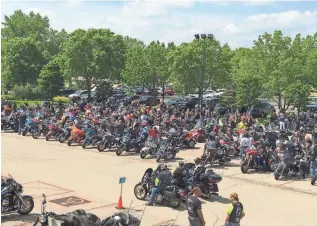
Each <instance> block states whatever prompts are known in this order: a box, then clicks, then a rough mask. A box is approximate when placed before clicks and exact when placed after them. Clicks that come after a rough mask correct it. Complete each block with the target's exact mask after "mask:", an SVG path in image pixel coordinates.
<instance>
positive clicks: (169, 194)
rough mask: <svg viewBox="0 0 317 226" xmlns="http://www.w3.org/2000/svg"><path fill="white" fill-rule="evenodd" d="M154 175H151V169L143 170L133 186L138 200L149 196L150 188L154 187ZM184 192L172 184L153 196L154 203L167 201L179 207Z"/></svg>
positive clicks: (170, 204) (172, 205) (174, 206)
mask: <svg viewBox="0 0 317 226" xmlns="http://www.w3.org/2000/svg"><path fill="white" fill-rule="evenodd" d="M154 181H155V175H153V169H151V168H149V169H147V170H146V171H145V173H144V175H143V177H142V180H141V182H140V183H138V184H136V185H135V187H134V195H135V197H136V198H137V199H139V200H145V199H146V198H147V197H149V196H150V194H151V191H152V188H153V187H154ZM184 195H185V193H184V191H183V190H182V189H180V188H179V187H178V186H175V185H172V186H168V187H166V188H165V189H164V191H162V192H159V193H158V194H157V195H156V196H155V199H154V200H155V203H157V204H164V203H167V204H168V205H169V206H171V207H173V208H177V207H179V205H180V204H181V202H182V199H183V197H184Z"/></svg>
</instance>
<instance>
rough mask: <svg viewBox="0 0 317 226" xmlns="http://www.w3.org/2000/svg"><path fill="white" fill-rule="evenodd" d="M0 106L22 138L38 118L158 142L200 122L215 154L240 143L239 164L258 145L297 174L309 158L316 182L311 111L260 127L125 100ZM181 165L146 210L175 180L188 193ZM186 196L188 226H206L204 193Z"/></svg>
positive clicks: (161, 180)
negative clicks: (279, 156)
mask: <svg viewBox="0 0 317 226" xmlns="http://www.w3.org/2000/svg"><path fill="white" fill-rule="evenodd" d="M1 107H2V118H1V122H2V123H1V129H2V130H6V129H12V130H14V131H15V132H16V133H17V134H23V132H24V131H26V128H28V124H29V123H30V121H32V122H33V121H34V120H35V119H36V120H38V121H43V120H46V121H49V123H50V124H59V125H60V126H61V127H65V126H69V124H72V125H73V126H75V127H76V126H77V127H81V126H82V124H83V120H84V121H85V124H89V126H98V127H100V128H102V129H103V130H106V131H110V132H111V133H115V134H116V135H117V136H122V135H123V134H124V133H125V132H126V130H127V129H128V128H133V130H134V132H135V133H139V131H140V129H142V128H145V127H146V128H148V135H149V137H150V138H152V139H154V140H159V139H160V138H161V137H163V136H165V134H166V132H167V131H168V129H170V128H176V129H178V130H181V131H190V130H192V129H194V128H195V126H196V125H197V123H198V122H199V123H198V124H199V127H200V128H201V129H202V130H203V131H204V138H205V140H207V141H209V142H211V143H213V144H214V147H215V149H220V148H222V147H224V145H223V144H222V143H221V140H225V141H226V142H231V144H232V146H233V144H236V147H239V151H238V155H239V158H240V159H241V160H242V159H243V158H244V156H245V153H246V152H247V150H251V149H254V148H258V146H257V145H259V144H262V146H265V147H266V148H270V149H272V150H274V151H275V152H276V153H282V154H283V162H284V163H285V165H286V166H289V167H290V168H291V173H294V172H296V169H295V168H294V167H296V166H295V165H294V162H295V161H296V158H297V157H296V156H300V159H306V160H305V164H301V167H300V168H299V169H298V170H299V176H300V178H302V179H303V178H305V177H306V176H307V174H309V176H310V177H313V176H314V174H315V173H316V171H317V114H315V113H313V112H312V113H311V112H306V113H299V114H298V115H294V114H291V115H286V114H284V113H280V114H276V112H275V111H273V112H272V113H271V114H269V115H268V116H267V120H266V121H265V120H264V122H262V123H260V121H259V120H258V119H254V118H253V117H252V115H251V114H249V113H248V112H246V113H239V111H232V112H230V111H228V112H227V113H226V114H225V115H224V116H220V115H219V113H218V112H217V109H216V108H214V107H209V108H202V109H197V108H193V109H189V108H184V107H173V106H168V105H166V104H165V103H161V104H160V105H159V106H156V107H150V106H145V105H139V104H138V103H137V102H132V103H131V104H129V105H125V104H124V101H123V99H109V100H108V101H107V102H102V103H96V102H94V103H86V102H80V103H72V102H70V103H69V104H68V105H63V104H61V103H59V104H51V103H49V102H44V103H43V104H42V105H41V106H40V105H37V106H27V105H25V106H20V107H17V106H16V105H14V104H12V103H10V102H7V101H3V102H2V106H1ZM308 134H311V135H308ZM211 146H212V145H211ZM259 146H260V145H259ZM207 149H208V148H206V147H205V151H208V150H207ZM228 155H229V154H228ZM230 155H234V153H230ZM202 158H203V156H202V157H201V158H196V159H194V162H195V164H196V168H195V172H196V173H195V175H196V177H195V176H194V180H195V178H196V179H197V177H199V175H201V173H203V172H204V168H205V163H206V162H203V161H202ZM208 158H211V159H209V163H211V164H213V163H214V162H213V160H214V159H212V158H215V156H213V157H212V156H209V157H208ZM256 161H257V167H262V168H264V167H268V168H269V166H268V165H265V164H263V159H261V157H259V158H257V159H256ZM267 162H268V161H267ZM218 163H219V162H218ZM266 164H267V163H266ZM183 165H184V163H180V166H179V168H177V169H176V170H175V172H174V173H173V175H172V174H171V172H170V171H169V170H168V169H167V167H166V165H162V166H161V170H160V172H159V173H158V174H157V183H156V187H155V188H153V189H152V192H151V195H150V197H149V202H148V205H153V204H154V198H155V195H156V194H157V193H158V192H160V191H162V190H163V189H164V188H165V187H166V186H169V185H170V184H171V183H172V178H174V179H175V178H176V179H177V180H178V184H183V187H184V189H185V190H186V189H187V179H188V178H186V173H185V174H183V168H182V167H183ZM202 168H203V170H202V171H201V169H202ZM197 175H198V176H197ZM198 179H199V178H198ZM198 179H197V180H198ZM187 192H188V194H191V195H189V196H188V199H187V207H188V215H189V216H188V219H189V222H190V225H191V226H201V225H206V223H205V220H204V217H203V213H202V211H201V202H200V201H199V199H198V198H197V197H199V196H200V195H201V188H200V187H199V186H194V187H193V188H192V189H191V191H187ZM230 199H231V200H232V204H230V206H229V207H228V211H227V217H226V219H225V225H227V226H238V225H239V222H240V220H241V219H242V218H243V217H244V215H245V214H244V209H243V205H242V203H241V202H239V198H238V195H237V194H236V193H232V194H231V196H230Z"/></svg>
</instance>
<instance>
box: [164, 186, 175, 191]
mask: <svg viewBox="0 0 317 226" xmlns="http://www.w3.org/2000/svg"><path fill="white" fill-rule="evenodd" d="M177 188H178V187H177V186H173V185H172V186H167V187H166V188H165V189H164V192H165V191H168V192H170V191H174V190H176V189H177Z"/></svg>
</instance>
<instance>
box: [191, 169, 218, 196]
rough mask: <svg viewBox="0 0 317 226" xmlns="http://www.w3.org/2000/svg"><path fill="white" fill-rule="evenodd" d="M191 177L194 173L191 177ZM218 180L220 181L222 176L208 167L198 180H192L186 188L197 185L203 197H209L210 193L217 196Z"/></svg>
mask: <svg viewBox="0 0 317 226" xmlns="http://www.w3.org/2000/svg"><path fill="white" fill-rule="evenodd" d="M193 177H194V175H193V176H192V177H191V178H193ZM220 181H222V177H221V176H220V175H218V174H216V173H215V172H214V171H213V170H211V169H210V170H207V171H206V172H204V173H202V174H201V175H200V176H199V180H197V181H193V182H192V184H191V185H190V186H189V187H188V188H189V189H190V190H191V189H192V188H194V187H196V186H197V187H199V188H200V190H201V192H202V196H203V197H205V198H210V197H211V196H212V195H215V196H218V192H219V188H218V183H219V182H220Z"/></svg>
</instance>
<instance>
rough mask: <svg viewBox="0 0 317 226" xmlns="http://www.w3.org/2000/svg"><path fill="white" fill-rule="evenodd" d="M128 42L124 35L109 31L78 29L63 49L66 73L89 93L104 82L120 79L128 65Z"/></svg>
mask: <svg viewBox="0 0 317 226" xmlns="http://www.w3.org/2000/svg"><path fill="white" fill-rule="evenodd" d="M124 55H125V43H124V40H123V38H122V36H119V35H115V34H114V33H113V32H111V31H110V30H107V29H89V30H88V31H85V30H82V29H77V30H76V31H74V32H72V33H71V34H70V35H69V36H68V39H67V41H66V42H65V43H64V45H63V47H62V53H61V59H62V68H63V72H64V74H67V75H68V76H71V78H72V79H73V80H74V81H76V82H77V83H78V85H79V86H80V87H82V88H85V89H87V90H88V98H90V94H91V89H93V88H94V87H95V86H96V84H98V83H99V82H101V81H103V80H111V81H115V80H118V78H119V75H120V73H121V70H122V68H123V66H124Z"/></svg>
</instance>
